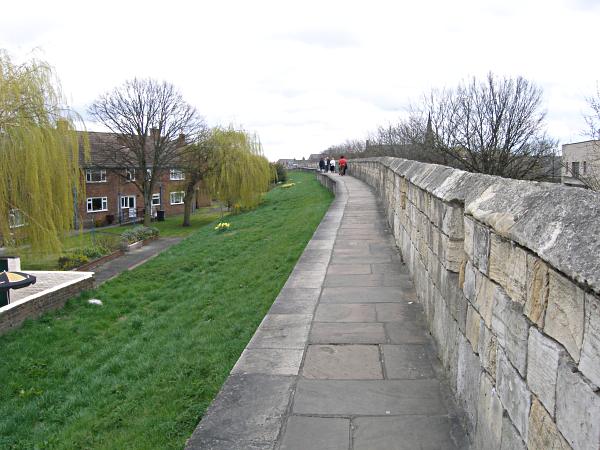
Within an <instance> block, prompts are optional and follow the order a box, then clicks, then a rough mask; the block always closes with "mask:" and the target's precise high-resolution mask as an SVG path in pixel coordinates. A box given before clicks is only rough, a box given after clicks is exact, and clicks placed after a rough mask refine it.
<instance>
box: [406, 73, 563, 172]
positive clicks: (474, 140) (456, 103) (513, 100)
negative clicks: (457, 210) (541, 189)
mask: <svg viewBox="0 0 600 450" xmlns="http://www.w3.org/2000/svg"><path fill="white" fill-rule="evenodd" d="M429 114H430V118H431V119H430V120H431V129H432V131H433V143H432V145H433V147H434V150H435V151H436V152H439V153H442V154H445V155H446V156H447V157H448V159H449V162H450V164H451V165H453V166H457V167H461V168H464V169H466V170H469V171H472V172H481V173H487V174H492V175H499V176H503V177H509V178H519V179H541V178H545V176H546V169H545V166H546V165H547V164H548V161H549V158H551V157H552V156H553V155H554V154H555V151H556V141H555V140H553V139H551V138H549V137H548V135H547V134H546V132H545V129H544V119H545V111H543V110H542V90H541V89H540V88H539V87H537V86H536V85H535V84H533V83H531V82H529V81H528V80H526V79H524V78H522V77H518V78H516V79H512V78H502V79H499V78H496V77H495V76H494V75H493V74H491V73H490V74H488V76H487V78H486V79H485V80H484V81H481V82H480V81H477V80H476V79H475V78H474V79H473V80H472V81H470V82H469V83H461V84H459V86H458V87H457V88H456V89H444V90H433V91H431V93H429V94H428V95H426V96H425V97H424V98H423V103H422V104H421V105H419V106H418V107H416V108H413V109H412V111H411V120H412V121H413V122H414V123H419V122H420V123H424V122H425V120H427V119H426V117H427V116H428V115H429ZM421 128H422V127H421Z"/></svg>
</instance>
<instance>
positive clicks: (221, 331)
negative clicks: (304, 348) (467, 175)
mask: <svg viewBox="0 0 600 450" xmlns="http://www.w3.org/2000/svg"><path fill="white" fill-rule="evenodd" d="M292 177H293V181H294V182H295V183H296V185H295V186H293V187H292V188H290V189H282V188H277V189H274V190H273V191H271V192H270V193H269V194H268V195H267V196H266V198H265V202H264V203H263V204H262V205H261V206H260V207H259V208H258V209H256V210H255V211H251V212H248V213H244V214H240V215H237V216H231V217H228V218H227V221H228V222H230V223H231V230H230V231H228V232H224V233H218V232H216V231H214V230H213V226H205V227H203V228H200V229H198V230H197V231H196V232H195V233H194V234H192V235H190V236H189V237H188V238H187V239H185V240H184V241H182V242H181V243H179V244H178V245H176V246H174V247H172V248H171V249H169V250H167V251H166V252H164V253H163V254H161V255H159V256H158V257H157V258H155V259H153V260H151V261H149V262H148V263H146V264H144V265H142V266H140V267H138V268H137V269H135V270H133V271H130V272H126V273H123V274H122V275H120V276H118V277H117V278H115V279H113V280H111V281H109V282H107V283H105V284H104V285H102V286H101V287H100V288H98V289H96V290H94V291H92V292H88V293H86V294H85V295H82V296H80V297H79V298H77V299H74V300H72V301H71V302H70V303H68V304H67V306H66V307H65V308H64V309H62V310H60V311H57V312H54V313H50V314H47V315H45V316H43V317H42V318H41V319H38V320H36V321H28V322H26V323H25V325H24V326H23V327H22V328H21V329H18V330H15V331H14V332H11V333H9V334H7V335H5V336H2V337H0V348H1V352H2V355H1V357H0V448H2V449H5V448H6V449H13V448H14V449H17V448H18V449H23V448H26V449H29V448H31V449H33V448H57V449H58V448H59V449H75V448H76V449H87V448H106V449H138V448H139V449H170V448H182V447H183V445H184V443H185V440H186V439H187V438H188V437H189V436H190V435H191V433H192V431H193V430H194V428H195V426H196V424H197V423H198V421H199V420H200V418H201V416H202V414H203V413H204V411H205V410H206V408H207V407H208V405H209V404H210V402H211V401H212V399H213V398H214V396H215V395H216V393H217V392H218V390H219V389H220V387H221V385H222V383H223V382H224V380H225V379H226V377H227V375H228V373H229V371H230V370H231V368H232V367H233V364H234V363H235V361H236V360H237V358H238V357H239V355H240V353H241V352H242V350H243V349H244V347H245V346H246V344H247V343H248V341H249V340H250V338H251V337H252V334H253V333H254V331H255V329H256V327H257V326H258V325H259V323H260V321H261V320H262V318H263V316H264V315H265V314H266V312H267V310H268V309H269V307H270V305H271V304H272V302H273V300H274V299H275V297H276V296H277V293H278V292H279V290H280V289H281V287H282V286H283V284H284V283H285V280H286V279H287V277H288V275H289V273H290V271H291V270H292V268H293V266H294V264H295V262H296V260H297V259H298V257H299V256H300V254H301V253H302V250H303V249H304V247H305V245H306V243H307V242H308V240H309V239H310V237H311V235H312V233H313V231H314V229H315V227H316V226H317V225H318V223H319V222H320V220H321V218H322V216H323V214H324V213H325V211H326V210H327V207H328V205H329V203H330V201H331V195H330V194H329V193H328V192H327V191H325V190H324V189H323V188H322V187H321V186H320V185H319V184H318V183H317V182H316V180H314V178H313V175H311V174H305V173H293V174H292ZM92 297H94V298H99V299H101V300H102V301H103V302H104V305H103V306H95V305H90V304H88V303H87V301H86V300H87V299H89V298H92Z"/></svg>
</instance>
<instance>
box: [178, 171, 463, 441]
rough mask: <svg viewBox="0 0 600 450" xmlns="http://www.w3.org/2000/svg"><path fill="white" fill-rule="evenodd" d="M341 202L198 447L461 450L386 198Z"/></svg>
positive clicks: (366, 195)
mask: <svg viewBox="0 0 600 450" xmlns="http://www.w3.org/2000/svg"><path fill="white" fill-rule="evenodd" d="M331 177H335V179H336V181H337V182H338V186H337V189H336V191H337V193H336V200H335V202H334V203H333V205H332V207H331V208H330V210H329V211H328V213H327V215H326V216H325V218H324V219H323V221H322V222H321V224H320V226H319V228H318V229H317V231H316V232H315V235H314V236H313V239H312V240H311V241H310V243H309V244H308V246H307V248H306V250H305V251H304V253H303V255H302V257H301V258H300V260H299V262H298V264H297V265H296V267H295V269H294V271H293V273H292V274H291V276H290V278H289V279H288V281H287V283H286V285H285V287H284V289H283V290H282V291H281V293H280V295H279V296H278V298H277V299H276V301H275V303H274V304H273V307H272V308H271V310H270V312H269V314H268V315H267V316H266V317H265V319H264V320H263V322H262V324H261V326H260V327H259V329H258V330H257V332H256V334H255V335H254V337H253V338H252V340H251V342H250V343H249V344H248V346H247V348H246V350H245V351H244V353H243V354H242V356H241V357H240V360H239V361H238V363H237V364H236V366H235V367H234V369H233V370H232V373H231V375H230V377H229V379H228V380H227V382H226V383H225V385H224V386H223V388H222V390H221V392H220V394H219V396H218V397H217V398H216V399H215V401H214V402H213V404H212V406H211V407H210V408H209V410H208V411H207V413H206V414H205V416H204V418H203V420H202V421H201V422H200V424H199V426H198V428H197V429H196V431H195V432H194V434H193V436H192V437H191V439H190V440H189V441H188V445H187V447H186V448H189V449H196V448H197V449H229V450H235V449H279V450H284V449H285V450H310V449H315V450H325V449H328V450H329V449H330V450H337V449H340V450H342V449H343V450H349V449H350V450H363V449H364V450H378V449H459V448H465V447H466V445H465V435H464V432H463V430H462V428H461V426H460V421H459V420H458V418H457V417H458V415H457V412H456V410H455V409H454V406H453V403H452V400H451V396H450V392H449V389H448V388H447V387H446V386H445V385H444V383H443V382H441V381H440V377H439V376H438V374H439V370H438V362H437V361H438V360H437V358H436V356H435V354H434V350H433V348H432V343H431V340H430V336H429V334H428V332H427V329H426V325H425V323H424V319H423V313H422V309H421V307H420V305H419V304H418V303H417V302H416V298H415V291H414V288H413V286H412V282H411V280H410V278H409V276H408V274H407V271H406V268H405V266H403V264H402V263H401V258H400V256H399V254H398V251H397V248H396V247H395V244H394V241H393V238H392V236H391V233H390V232H389V230H388V229H387V225H386V220H385V218H384V215H383V211H382V210H381V209H380V208H379V206H378V205H377V203H376V200H375V195H374V193H373V192H372V191H371V190H370V188H369V187H368V186H367V185H366V184H364V183H363V182H361V181H359V180H356V179H354V178H351V177H349V176H348V177H343V178H342V177H338V176H337V175H331Z"/></svg>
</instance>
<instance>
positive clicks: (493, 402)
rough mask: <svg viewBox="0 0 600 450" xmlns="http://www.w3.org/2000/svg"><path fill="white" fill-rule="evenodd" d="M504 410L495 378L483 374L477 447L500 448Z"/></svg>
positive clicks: (478, 411)
mask: <svg viewBox="0 0 600 450" xmlns="http://www.w3.org/2000/svg"><path fill="white" fill-rule="evenodd" d="M502 411H503V408H502V403H500V399H499V398H498V394H497V393H496V388H495V387H494V382H493V380H492V379H491V378H490V377H489V376H488V375H486V374H485V373H484V374H482V375H481V380H480V385H479V405H478V407H477V433H476V434H475V448H479V449H486V448H490V449H497V448H500V445H501V442H502Z"/></svg>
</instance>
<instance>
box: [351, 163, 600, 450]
mask: <svg viewBox="0 0 600 450" xmlns="http://www.w3.org/2000/svg"><path fill="white" fill-rule="evenodd" d="M348 170H349V173H350V174H352V175H353V176H355V177H357V178H359V179H361V180H363V181H365V182H367V183H368V184H370V185H371V186H373V187H374V188H375V189H376V191H377V192H378V196H379V198H380V200H381V202H382V204H383V206H384V208H385V210H386V216H387V219H388V222H389V225H390V228H391V229H392V230H393V233H394V237H395V240H396V243H397V245H398V247H399V248H400V249H401V251H402V256H403V259H404V262H405V263H406V264H407V266H408V267H409V270H410V272H411V275H412V277H413V280H414V283H415V288H416V292H417V298H418V300H419V302H420V303H422V305H423V309H424V312H425V317H426V319H427V321H428V325H429V329H430V331H431V333H432V335H433V337H434V339H435V340H436V342H437V345H438V354H439V357H440V360H441V363H442V366H443V367H444V369H445V371H446V374H447V376H448V378H449V379H450V384H451V385H452V387H453V389H454V390H455V394H456V396H457V400H458V401H459V403H461V404H462V406H463V407H464V409H465V411H466V413H467V414H466V415H467V421H468V423H467V429H468V430H469V432H470V436H471V440H472V443H473V446H474V447H475V448H481V449H484V448H565V449H566V448H574V449H584V448H600V425H599V424H600V393H599V390H598V386H600V299H599V294H600V256H599V255H600V239H599V238H598V236H600V220H599V219H600V195H599V194H598V193H595V192H591V191H587V190H583V189H580V188H571V187H565V186H561V185H553V184H548V183H537V182H529V181H519V180H509V179H504V178H500V177H494V176H489V175H482V174H473V173H468V172H464V171H461V170H456V169H452V168H449V167H444V166H439V165H434V164H425V163H420V162H416V161H408V160H403V159H398V158H391V157H381V158H369V159H360V160H351V161H350V162H349V166H348ZM546 445H550V447H546Z"/></svg>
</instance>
